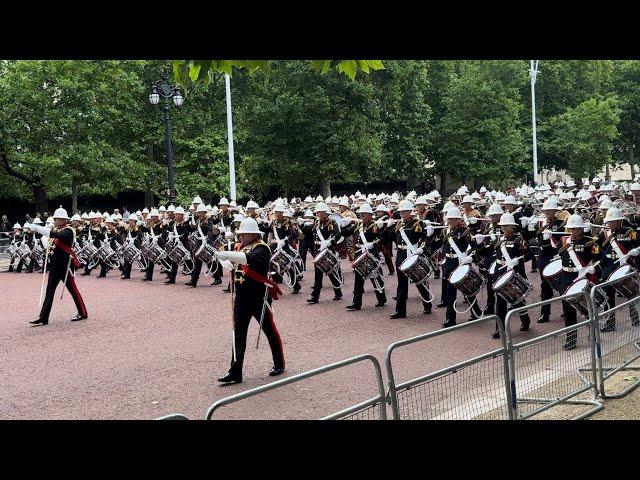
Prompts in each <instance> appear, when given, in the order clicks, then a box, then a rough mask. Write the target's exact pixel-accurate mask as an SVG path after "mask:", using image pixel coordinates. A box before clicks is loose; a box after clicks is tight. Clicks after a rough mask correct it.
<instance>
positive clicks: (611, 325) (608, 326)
mask: <svg viewBox="0 0 640 480" xmlns="http://www.w3.org/2000/svg"><path fill="white" fill-rule="evenodd" d="M615 329H616V324H615V323H606V324H605V326H604V327H602V328H601V329H600V331H601V332H602V333H606V332H613V331H614V330H615Z"/></svg>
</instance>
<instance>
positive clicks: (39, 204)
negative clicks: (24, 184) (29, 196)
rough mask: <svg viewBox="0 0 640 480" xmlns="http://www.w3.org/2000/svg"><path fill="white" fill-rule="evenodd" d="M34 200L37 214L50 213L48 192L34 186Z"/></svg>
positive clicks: (38, 186)
mask: <svg viewBox="0 0 640 480" xmlns="http://www.w3.org/2000/svg"><path fill="white" fill-rule="evenodd" d="M33 198H34V200H35V202H36V212H41V213H42V212H47V211H49V201H48V200H47V192H46V190H45V189H44V188H43V187H42V186H40V185H33Z"/></svg>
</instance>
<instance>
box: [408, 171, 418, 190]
mask: <svg viewBox="0 0 640 480" xmlns="http://www.w3.org/2000/svg"><path fill="white" fill-rule="evenodd" d="M417 184H418V179H417V178H416V176H415V175H414V174H413V173H410V174H409V175H407V191H408V192H410V191H411V190H415V189H416V186H417Z"/></svg>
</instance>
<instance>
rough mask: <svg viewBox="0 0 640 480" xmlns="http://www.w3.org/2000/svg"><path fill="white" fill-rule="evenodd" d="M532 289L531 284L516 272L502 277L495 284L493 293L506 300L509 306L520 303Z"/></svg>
mask: <svg viewBox="0 0 640 480" xmlns="http://www.w3.org/2000/svg"><path fill="white" fill-rule="evenodd" d="M531 289H532V285H531V283H530V282H529V281H528V280H527V279H526V278H524V277H523V276H522V275H520V274H519V273H517V272H516V271H515V270H510V271H508V272H506V273H504V274H502V275H500V277H499V278H498V279H497V280H496V283H494V284H493V291H494V292H496V293H497V294H498V295H500V296H501V297H502V298H504V299H505V300H506V302H507V303H508V304H509V305H515V304H518V303H520V302H521V301H522V300H524V297H526V296H527V295H528V294H529V292H530V291H531Z"/></svg>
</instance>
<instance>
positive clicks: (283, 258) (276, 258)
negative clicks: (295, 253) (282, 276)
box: [271, 249, 295, 273]
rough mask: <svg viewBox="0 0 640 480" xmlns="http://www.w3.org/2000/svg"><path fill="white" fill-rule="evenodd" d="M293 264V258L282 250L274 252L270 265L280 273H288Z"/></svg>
mask: <svg viewBox="0 0 640 480" xmlns="http://www.w3.org/2000/svg"><path fill="white" fill-rule="evenodd" d="M294 262H295V258H293V257H292V256H291V255H289V254H288V253H287V252H285V251H284V250H282V249H280V250H276V252H275V253H274V254H273V255H272V256H271V263H272V264H273V265H275V266H276V267H277V269H278V272H280V273H284V272H288V271H289V270H290V269H291V268H292V267H293V264H294Z"/></svg>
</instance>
